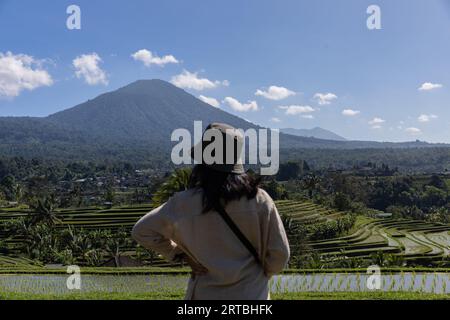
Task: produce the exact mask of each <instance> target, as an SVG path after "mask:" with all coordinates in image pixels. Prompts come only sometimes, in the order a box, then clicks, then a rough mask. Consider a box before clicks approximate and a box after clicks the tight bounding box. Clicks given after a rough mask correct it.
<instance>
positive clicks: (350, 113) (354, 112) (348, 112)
mask: <svg viewBox="0 0 450 320" xmlns="http://www.w3.org/2000/svg"><path fill="white" fill-rule="evenodd" d="M360 113H361V112H360V111H359V110H352V109H344V110H342V115H344V116H347V117H354V116H357V115H358V114H360Z"/></svg>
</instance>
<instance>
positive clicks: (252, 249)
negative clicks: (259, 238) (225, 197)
mask: <svg viewBox="0 0 450 320" xmlns="http://www.w3.org/2000/svg"><path fill="white" fill-rule="evenodd" d="M215 209H216V211H217V212H218V213H219V214H220V216H221V217H222V218H223V220H224V221H225V222H226V223H227V225H228V227H230V229H231V231H233V233H234V234H235V235H236V237H238V239H239V240H240V241H241V242H242V244H243V245H244V246H245V247H246V248H247V250H248V251H249V252H250V253H251V254H252V256H253V257H254V258H255V260H256V263H258V264H259V265H262V264H261V260H260V259H259V255H258V253H257V252H256V249H255V247H253V245H252V244H251V243H250V241H249V240H248V239H247V237H246V236H245V235H244V234H243V233H242V232H241V230H239V227H238V226H237V225H236V224H235V223H234V221H233V220H232V219H231V218H230V216H229V215H228V213H227V212H226V210H225V209H224V208H223V207H222V206H221V205H217V206H216V208H215Z"/></svg>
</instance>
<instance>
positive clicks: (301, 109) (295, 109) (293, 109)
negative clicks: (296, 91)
mask: <svg viewBox="0 0 450 320" xmlns="http://www.w3.org/2000/svg"><path fill="white" fill-rule="evenodd" d="M278 108H280V109H283V110H286V114H288V115H296V114H302V113H311V112H314V111H315V110H314V109H313V108H311V107H310V106H295V105H294V106H279V107H278Z"/></svg>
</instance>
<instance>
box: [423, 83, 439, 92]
mask: <svg viewBox="0 0 450 320" xmlns="http://www.w3.org/2000/svg"><path fill="white" fill-rule="evenodd" d="M439 88H442V84H440V83H431V82H424V83H422V85H421V86H420V87H419V89H418V90H420V91H430V90H433V89H439Z"/></svg>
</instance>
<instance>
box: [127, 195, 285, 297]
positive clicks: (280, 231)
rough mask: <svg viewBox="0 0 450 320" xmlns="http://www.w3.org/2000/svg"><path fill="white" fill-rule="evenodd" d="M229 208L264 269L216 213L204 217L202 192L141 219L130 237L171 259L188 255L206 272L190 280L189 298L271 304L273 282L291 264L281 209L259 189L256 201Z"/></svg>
mask: <svg viewBox="0 0 450 320" xmlns="http://www.w3.org/2000/svg"><path fill="white" fill-rule="evenodd" d="M225 209H226V211H227V212H228V214H229V216H230V217H231V218H232V219H233V221H234V222H235V223H236V225H237V226H238V227H239V229H240V230H241V231H242V232H243V233H244V234H245V236H246V237H247V238H248V239H249V241H250V242H251V243H252V244H253V246H254V247H255V249H256V250H257V252H258V253H259V255H260V257H261V260H262V263H263V266H264V268H262V267H261V266H260V265H258V264H257V263H256V261H255V259H254V257H253V256H252V255H251V254H250V253H249V251H248V250H247V249H246V247H245V246H244V245H243V244H242V243H241V242H240V241H239V239H238V238H237V237H236V236H235V234H234V233H233V232H232V231H231V229H230V228H229V227H228V225H227V224H226V223H225V222H224V221H223V219H222V217H221V216H220V215H219V214H218V213H217V212H214V211H211V212H207V213H202V191H201V190H200V189H191V190H187V191H183V192H179V193H177V194H175V195H174V196H173V197H172V198H171V199H170V200H169V201H168V202H167V203H165V204H163V205H162V206H160V207H158V208H156V209H154V210H153V211H151V212H150V213H148V214H147V215H145V216H144V217H142V218H141V219H140V220H139V221H138V222H137V223H136V225H135V226H134V228H133V232H132V236H133V238H134V239H135V240H136V241H137V242H138V243H139V244H141V245H142V246H143V247H145V248H148V249H152V250H155V251H156V252H158V253H160V254H162V255H163V256H164V257H165V258H166V259H168V260H172V259H173V258H174V256H175V255H176V254H178V253H181V252H184V253H186V254H188V255H189V256H190V257H191V258H193V259H194V260H195V261H197V262H199V263H200V264H201V265H203V266H204V267H206V268H207V269H208V273H207V274H206V275H201V276H195V277H194V278H191V279H190V280H189V284H188V290H187V293H186V299H214V300H219V299H264V300H265V299H269V298H270V295H269V288H268V281H269V278H270V277H271V276H272V275H274V274H276V273H279V272H281V271H282V270H283V268H284V267H285V266H286V264H287V261H288V260H289V244H288V240H287V237H286V233H285V230H284V227H283V224H282V222H281V219H280V216H279V214H278V211H277V208H276V207H275V204H274V202H273V200H272V198H271V197H270V196H269V195H268V194H267V193H266V192H265V191H264V190H262V189H259V190H258V193H257V195H256V197H255V198H253V199H250V200H248V199H247V198H246V197H242V198H241V199H240V200H239V201H237V200H236V201H231V202H229V203H228V204H227V206H226V208H225Z"/></svg>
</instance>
